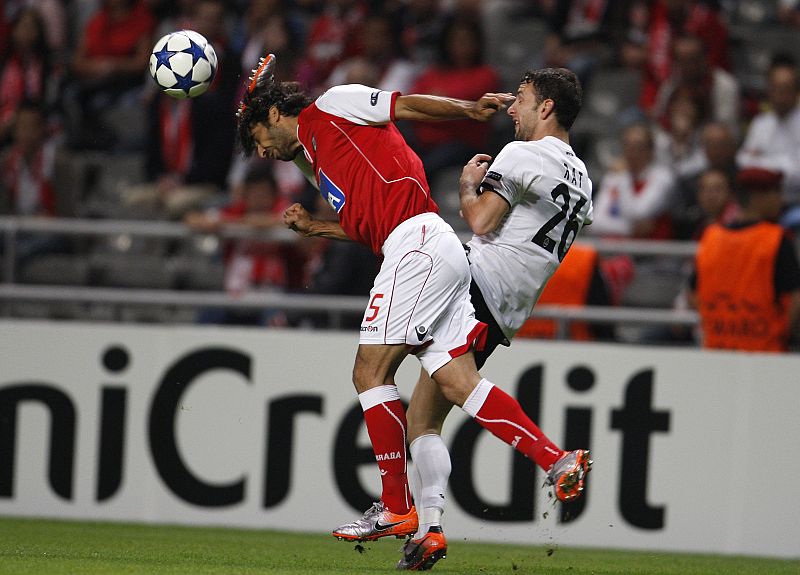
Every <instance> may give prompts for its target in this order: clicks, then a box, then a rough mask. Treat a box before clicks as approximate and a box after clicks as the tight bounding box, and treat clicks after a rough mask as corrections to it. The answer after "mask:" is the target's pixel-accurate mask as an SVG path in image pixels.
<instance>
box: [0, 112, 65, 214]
mask: <svg viewBox="0 0 800 575" xmlns="http://www.w3.org/2000/svg"><path fill="white" fill-rule="evenodd" d="M11 127H12V132H13V138H12V145H11V146H10V147H9V148H8V150H6V151H5V153H4V154H3V159H2V166H3V172H2V183H3V203H4V204H5V209H4V210H3V211H4V212H6V213H11V214H15V215H19V216H54V215H55V194H54V192H53V166H54V161H55V152H56V145H55V142H54V141H53V140H52V139H50V138H47V137H46V130H45V117H44V110H43V108H42V106H41V105H39V104H38V103H36V102H33V101H31V100H26V101H23V102H21V103H20V104H19V106H17V109H16V111H15V114H14V118H13V121H12V126H11Z"/></svg>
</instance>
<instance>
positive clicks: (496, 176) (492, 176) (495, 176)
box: [486, 171, 503, 182]
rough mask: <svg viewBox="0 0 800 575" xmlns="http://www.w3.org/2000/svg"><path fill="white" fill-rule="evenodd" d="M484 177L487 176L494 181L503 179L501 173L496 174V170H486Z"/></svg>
mask: <svg viewBox="0 0 800 575" xmlns="http://www.w3.org/2000/svg"><path fill="white" fill-rule="evenodd" d="M486 177H487V178H489V179H490V180H494V181H496V182H499V181H500V180H502V179H503V176H502V175H500V174H498V173H497V172H492V171H489V172H486Z"/></svg>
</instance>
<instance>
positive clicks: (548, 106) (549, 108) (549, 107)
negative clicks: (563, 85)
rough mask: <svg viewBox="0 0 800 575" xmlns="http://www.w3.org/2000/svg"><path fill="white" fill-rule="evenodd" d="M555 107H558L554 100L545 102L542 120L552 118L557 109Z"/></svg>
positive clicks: (543, 103)
mask: <svg viewBox="0 0 800 575" xmlns="http://www.w3.org/2000/svg"><path fill="white" fill-rule="evenodd" d="M555 105H556V104H555V102H553V100H551V99H549V98H548V99H547V100H545V101H544V102H542V119H543V120H545V119H547V118H548V117H550V114H552V113H553V110H554V109H555Z"/></svg>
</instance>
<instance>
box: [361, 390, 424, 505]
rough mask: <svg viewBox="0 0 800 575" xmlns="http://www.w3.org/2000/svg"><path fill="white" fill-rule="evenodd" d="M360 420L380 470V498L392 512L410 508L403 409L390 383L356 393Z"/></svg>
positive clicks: (405, 428) (404, 412)
mask: <svg viewBox="0 0 800 575" xmlns="http://www.w3.org/2000/svg"><path fill="white" fill-rule="evenodd" d="M358 399H359V400H360V401H361V407H362V409H363V410H364V421H365V422H366V424H367V432H368V433H369V438H370V441H371V442H372V450H373V451H374V452H375V460H376V461H377V462H378V468H379V469H380V472H381V484H382V485H383V493H382V494H381V501H383V503H384V505H386V507H387V508H388V509H389V510H390V511H391V512H392V513H398V514H400V515H405V514H406V513H408V511H409V509H410V508H411V490H410V489H409V487H408V476H407V475H406V471H407V466H406V461H407V459H408V455H407V452H406V430H407V427H408V426H407V425H406V411H405V409H403V404H402V403H400V395H399V394H398V393H397V387H395V386H394V385H381V386H378V387H375V388H373V389H370V390H367V391H365V392H363V393H360V394H359V395H358Z"/></svg>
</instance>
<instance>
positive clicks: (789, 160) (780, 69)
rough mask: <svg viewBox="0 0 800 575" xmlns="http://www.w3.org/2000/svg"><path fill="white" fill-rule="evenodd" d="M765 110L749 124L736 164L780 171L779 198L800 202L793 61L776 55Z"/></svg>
mask: <svg viewBox="0 0 800 575" xmlns="http://www.w3.org/2000/svg"><path fill="white" fill-rule="evenodd" d="M767 82H768V83H767V101H768V103H769V109H768V110H766V111H764V112H762V113H760V114H758V115H757V116H756V117H755V118H753V121H752V122H751V124H750V128H749V130H748V131H747V135H746V136H745V140H744V143H743V144H742V147H741V148H740V150H739V153H738V154H737V156H736V161H737V162H738V164H739V166H740V167H751V166H756V167H761V168H766V169H769V170H774V171H779V172H782V173H783V174H784V180H783V200H784V203H786V204H788V205H797V204H799V203H800V103H798V96H800V78H799V77H798V70H797V65H796V63H795V62H794V61H793V60H791V59H789V58H784V57H781V58H776V59H775V61H774V62H773V64H772V66H771V67H770V69H769V73H768V79H767Z"/></svg>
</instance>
